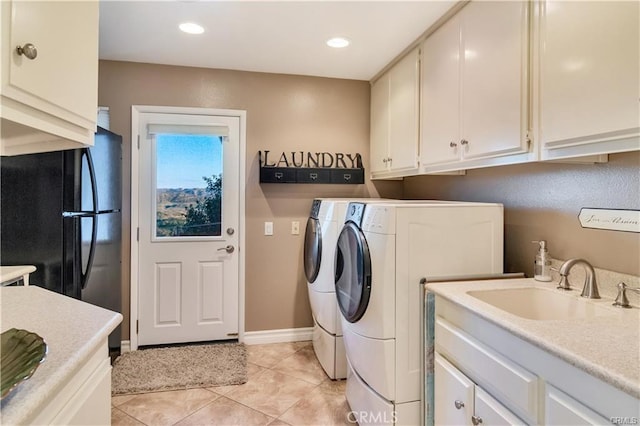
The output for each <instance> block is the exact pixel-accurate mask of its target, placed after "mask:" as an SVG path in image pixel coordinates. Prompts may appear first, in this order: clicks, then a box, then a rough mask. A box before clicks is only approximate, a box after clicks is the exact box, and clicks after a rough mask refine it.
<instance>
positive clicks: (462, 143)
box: [460, 139, 469, 145]
mask: <svg viewBox="0 0 640 426" xmlns="http://www.w3.org/2000/svg"><path fill="white" fill-rule="evenodd" d="M460 145H469V141H468V140H466V139H462V140H461V141H460Z"/></svg>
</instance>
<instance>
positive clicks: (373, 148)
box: [370, 74, 389, 174]
mask: <svg viewBox="0 0 640 426" xmlns="http://www.w3.org/2000/svg"><path fill="white" fill-rule="evenodd" d="M388 153H389V75H388V74H385V75H383V76H382V77H380V78H379V79H378V80H376V82H375V83H373V85H372V86H371V139H370V157H371V159H370V162H371V164H370V166H371V173H372V174H376V173H377V172H386V171H387V157H388Z"/></svg>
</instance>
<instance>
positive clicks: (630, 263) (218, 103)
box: [99, 61, 640, 338]
mask: <svg viewBox="0 0 640 426" xmlns="http://www.w3.org/2000/svg"><path fill="white" fill-rule="evenodd" d="M99 103H100V105H102V106H108V107H109V108H110V114H111V129H112V130H113V131H115V132H116V133H120V134H122V135H123V138H124V143H125V147H124V173H125V176H127V180H126V184H125V191H124V197H125V200H124V206H123V207H124V226H125V231H124V235H123V238H124V239H125V243H124V245H125V246H124V253H123V257H124V259H123V260H124V262H123V264H124V267H125V272H126V274H125V277H123V292H124V294H123V295H124V305H125V306H124V314H125V323H128V313H129V291H130V290H129V276H128V268H129V255H130V250H129V244H128V241H129V238H130V234H129V231H128V229H127V227H128V226H129V225H130V222H129V216H130V203H129V197H130V193H129V189H128V188H129V185H128V182H129V180H128V176H129V175H130V155H129V152H130V149H131V144H130V135H131V105H162V106H189V107H208V108H229V109H241V110H246V111H247V158H246V161H247V178H246V208H247V211H246V215H247V218H246V228H247V229H246V230H245V232H246V236H247V247H246V248H245V249H246V261H247V271H246V297H245V309H246V315H245V322H246V327H245V328H246V330H247V331H256V330H268V329H282V328H295V327H307V326H310V325H312V321H311V314H310V309H309V304H308V301H307V293H306V284H305V279H304V273H303V270H302V241H303V238H304V235H303V234H304V232H303V231H304V223H305V221H306V217H307V214H308V210H309V206H310V203H311V199H312V198H314V197H349V196H356V197H366V196H383V197H398V198H402V197H403V198H425V199H429V198H433V199H450V200H465V201H487V202H500V203H503V204H504V206H505V270H506V271H508V272H515V271H524V272H526V273H527V275H528V276H531V275H532V272H533V271H532V269H533V258H534V255H535V249H536V246H534V245H533V244H531V243H530V241H531V240H536V239H546V240H548V241H549V250H550V253H551V255H552V256H553V257H555V258H560V259H566V258H571V257H584V258H586V259H587V260H589V261H591V262H592V263H593V264H594V265H595V266H597V267H600V268H605V269H610V270H615V271H619V272H624V273H628V274H634V275H640V260H639V259H640V236H639V235H638V234H634V233H623V232H613V231H601V230H591V229H582V228H581V227H580V224H579V222H578V219H577V215H578V213H579V211H580V208H581V207H607V208H623V209H640V153H637V152H635V153H627V154H616V155H611V156H610V161H609V162H608V163H605V164H592V165H579V164H553V163H544V164H543V163H536V164H526V165H514V166H505V167H494V168H488V169H480V170H471V171H468V172H467V175H466V176H418V177H412V178H406V179H405V180H404V182H400V181H396V182H375V183H374V184H372V183H371V182H367V184H366V185H353V186H352V185H345V186H340V185H285V184H263V185H260V184H259V183H258V160H257V152H258V151H259V150H264V149H269V150H271V151H273V152H280V151H290V150H296V151H299V150H313V151H337V152H359V153H361V154H362V156H363V160H364V165H365V168H366V169H367V170H368V161H369V85H368V83H367V82H362V81H351V80H337V79H326V78H314V77H302V76H291V75H279V74H261V73H250V72H240V71H228V70H211V69H201V68H186V67H174V66H161V65H149V64H136V63H128V62H114V61H101V62H100V80H99ZM292 220H298V221H300V224H301V228H302V229H301V231H302V233H301V235H299V236H292V235H290V234H289V229H290V224H291V221H292ZM265 221H273V222H274V228H275V235H274V236H273V237H265V236H263V235H262V232H263V223H264V222H265ZM123 331H124V338H127V337H128V329H125V330H123Z"/></svg>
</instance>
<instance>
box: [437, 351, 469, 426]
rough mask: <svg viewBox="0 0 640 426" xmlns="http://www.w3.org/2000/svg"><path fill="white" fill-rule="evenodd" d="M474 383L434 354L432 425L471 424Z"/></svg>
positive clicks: (438, 355)
mask: <svg viewBox="0 0 640 426" xmlns="http://www.w3.org/2000/svg"><path fill="white" fill-rule="evenodd" d="M474 387H475V385H474V383H473V382H472V381H471V380H469V379H468V378H467V377H466V376H465V375H464V374H462V373H461V372H460V371H459V370H458V369H457V368H456V367H454V366H453V365H452V364H451V363H449V362H448V361H447V360H445V359H444V358H443V357H442V356H440V354H438V353H436V354H435V362H434V405H435V407H434V424H436V425H466V424H471V416H472V415H473V413H474V406H473V396H474Z"/></svg>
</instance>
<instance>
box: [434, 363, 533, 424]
mask: <svg viewBox="0 0 640 426" xmlns="http://www.w3.org/2000/svg"><path fill="white" fill-rule="evenodd" d="M434 370H435V371H434V373H435V387H436V392H435V395H434V401H435V412H434V422H435V424H436V425H451V426H460V425H479V424H484V425H521V424H525V423H524V422H523V421H522V420H520V419H519V418H518V417H517V416H515V415H514V414H513V413H512V412H510V411H509V410H508V409H507V408H506V407H505V406H504V405H502V404H500V403H499V402H498V401H497V400H496V399H494V398H492V397H491V395H489V394H488V393H487V392H486V391H484V390H483V389H482V388H481V387H479V386H477V385H476V384H475V383H473V382H472V381H471V380H469V378H468V377H466V376H465V375H464V374H462V372H460V370H458V369H457V368H456V367H455V366H453V364H451V363H450V362H448V361H447V360H445V359H444V358H443V357H442V356H441V355H440V354H438V353H436V356H435V367H434Z"/></svg>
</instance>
